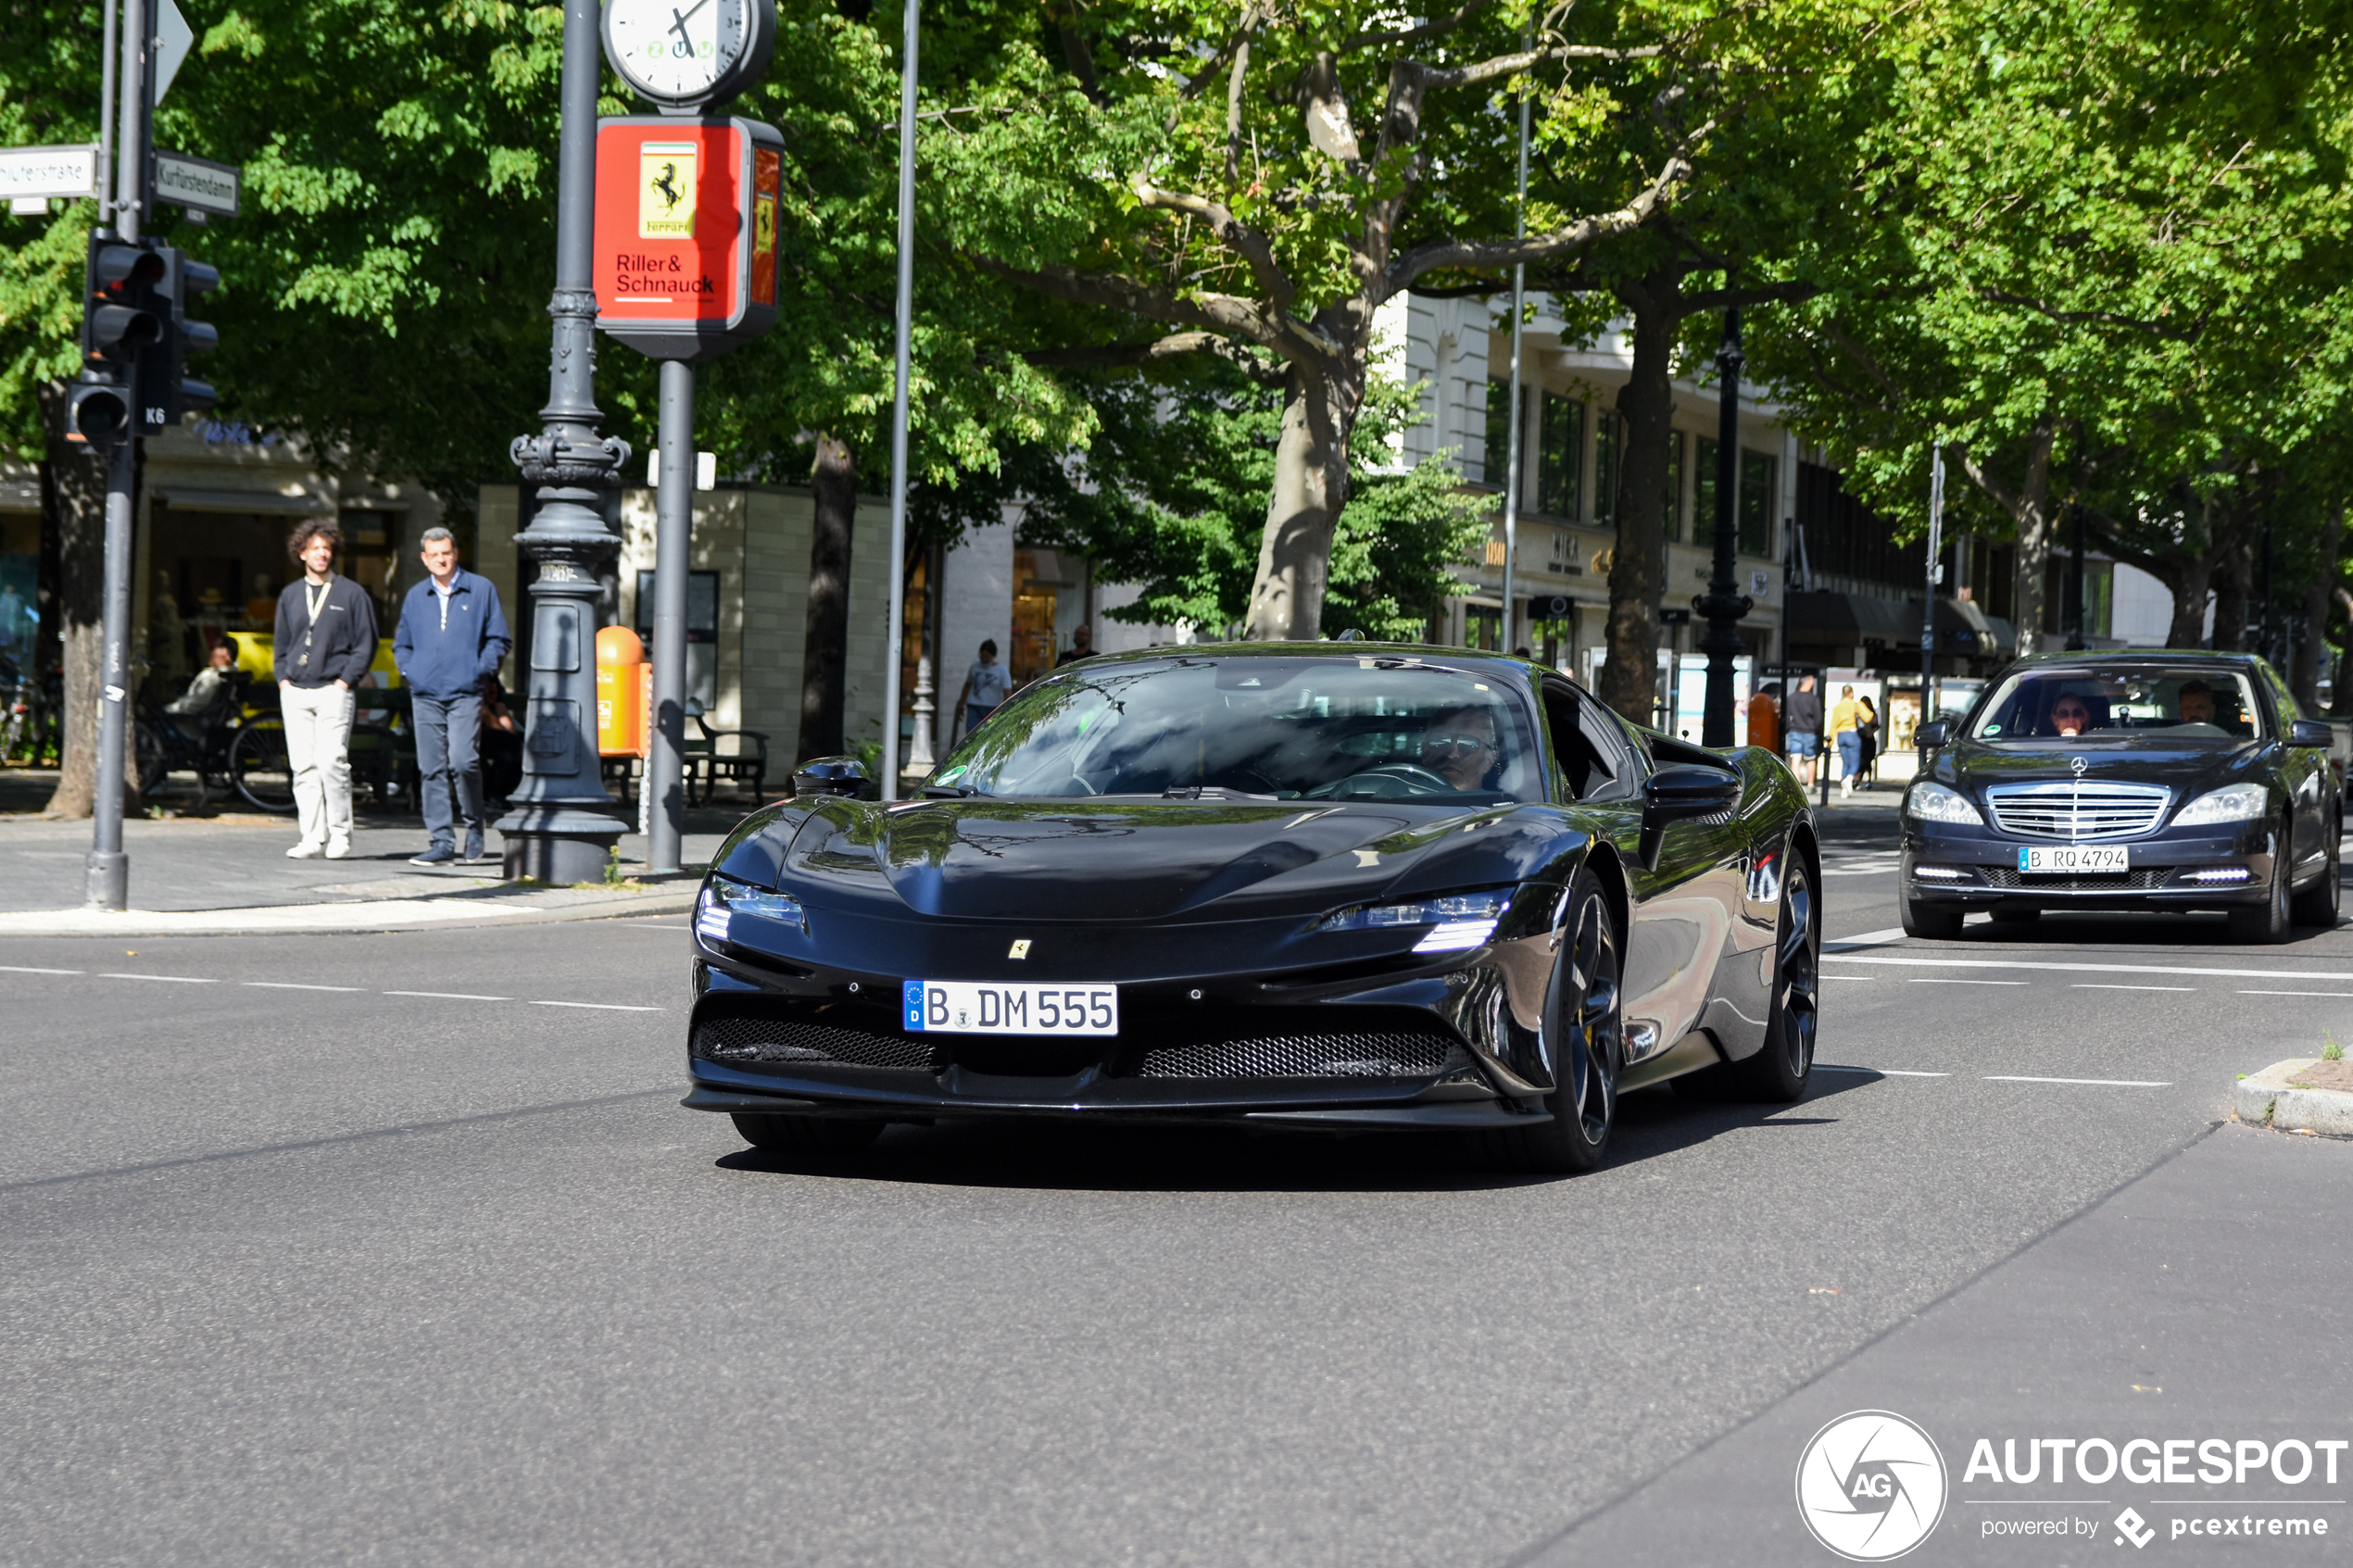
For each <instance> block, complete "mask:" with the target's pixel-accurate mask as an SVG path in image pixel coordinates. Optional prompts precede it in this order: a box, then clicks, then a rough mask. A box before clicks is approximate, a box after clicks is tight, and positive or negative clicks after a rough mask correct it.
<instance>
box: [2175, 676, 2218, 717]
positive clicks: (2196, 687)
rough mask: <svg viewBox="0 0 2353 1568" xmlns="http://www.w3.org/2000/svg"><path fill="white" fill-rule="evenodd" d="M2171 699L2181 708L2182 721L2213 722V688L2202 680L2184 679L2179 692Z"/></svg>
mask: <svg viewBox="0 0 2353 1568" xmlns="http://www.w3.org/2000/svg"><path fill="white" fill-rule="evenodd" d="M2173 701H2174V704H2175V706H2176V707H2177V708H2179V709H2180V710H2181V715H2182V716H2181V722H2182V723H2184V724H2211V723H2212V722H2214V688H2213V687H2211V686H2209V685H2208V684H2206V683H2205V682H2204V681H2184V682H2183V684H2182V690H2181V692H2180V694H2179V695H2177V696H2175V697H2174V699H2173Z"/></svg>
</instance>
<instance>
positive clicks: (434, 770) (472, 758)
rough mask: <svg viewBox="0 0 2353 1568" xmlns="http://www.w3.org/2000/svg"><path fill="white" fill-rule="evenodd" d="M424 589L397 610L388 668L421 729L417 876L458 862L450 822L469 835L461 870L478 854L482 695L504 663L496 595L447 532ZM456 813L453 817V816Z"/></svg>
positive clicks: (432, 536)
mask: <svg viewBox="0 0 2353 1568" xmlns="http://www.w3.org/2000/svg"><path fill="white" fill-rule="evenodd" d="M422 544H423V546H424V547H423V550H422V556H423V558H424V563H425V571H427V572H428V573H429V574H430V575H428V576H427V577H426V578H425V580H424V581H423V582H422V583H418V584H417V585H416V586H415V587H413V588H411V589H409V596H408V597H407V598H405V599H403V600H401V602H400V629H399V630H398V631H397V632H395V633H393V637H392V659H393V662H394V663H395V664H397V665H398V666H399V667H400V678H401V679H402V680H404V681H406V682H408V683H409V696H410V699H411V702H412V705H413V706H412V711H413V712H414V713H415V715H416V726H417V770H418V771H419V772H421V773H422V774H423V776H424V791H423V793H424V799H423V801H422V805H423V807H424V813H425V836H426V837H427V838H428V839H429V840H430V842H429V843H427V844H426V846H425V850H424V853H423V854H422V855H416V856H412V857H411V858H410V859H409V864H410V865H412V866H442V865H447V864H449V863H450V862H451V861H453V860H456V859H459V855H458V845H457V838H456V834H455V833H454V832H453V829H452V819H453V818H454V819H455V820H456V821H457V822H462V823H463V824H464V826H465V830H466V853H465V863H466V864H468V865H476V864H479V863H480V862H481V861H482V860H484V859H486V857H485V856H484V854H483V849H482V746H481V740H482V685H483V682H484V680H486V679H488V678H489V677H491V676H494V675H496V674H497V673H498V662H499V660H501V659H505V658H506V657H507V647H508V645H509V644H510V642H511V641H512V639H511V638H510V637H509V636H508V634H507V618H506V617H505V616H504V615H502V614H500V613H499V609H498V590H497V589H496V588H494V587H492V586H491V585H490V581H489V579H487V578H484V577H480V576H477V575H475V574H474V573H473V572H471V571H465V570H464V569H463V568H461V567H459V564H458V541H457V540H456V539H454V538H452V537H451V536H450V533H449V530H447V529H446V528H428V529H426V530H425V532H424V537H423V540H422ZM453 806H454V809H453Z"/></svg>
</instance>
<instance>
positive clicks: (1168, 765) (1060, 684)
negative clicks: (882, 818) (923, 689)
mask: <svg viewBox="0 0 2353 1568" xmlns="http://www.w3.org/2000/svg"><path fill="white" fill-rule="evenodd" d="M1536 756H1537V752H1536V746H1535V744H1534V742H1533V740H1532V738H1531V732H1530V729H1529V718H1528V714H1527V711H1526V709H1525V707H1524V705H1523V703H1522V702H1521V701H1520V700H1519V699H1518V698H1517V697H1516V696H1514V695H1513V694H1511V693H1510V692H1509V691H1508V690H1507V689H1505V688H1504V687H1501V686H1498V685H1495V684H1492V683H1491V682H1488V681H1483V680H1480V679H1478V678H1477V677H1476V676H1474V675H1470V674H1467V673H1465V672H1463V671H1455V670H1449V669H1444V668H1441V667H1436V666H1430V665H1426V664H1423V663H1422V662H1421V661H1420V660H1418V659H1403V658H1398V657H1394V656H1383V657H1365V658H1355V659H1352V658H1345V657H1342V658H1324V659H1284V658H1279V657H1275V656H1264V657H1253V656H1248V655H1242V656H1232V657H1227V658H1217V657H1214V656H1213V657H1202V658H1197V659H1171V660H1169V661H1167V662H1165V663H1161V662H1153V663H1146V664H1107V665H1099V666H1094V667H1086V668H1079V669H1073V670H1069V671H1063V672H1062V673H1060V674H1057V675H1052V676H1050V677H1048V678H1047V679H1045V680H1042V681H1040V682H1038V684H1035V685H1032V686H1029V687H1027V688H1026V689H1024V690H1023V691H1022V692H1020V693H1019V694H1018V695H1016V696H1014V697H1013V699H1012V700H1011V701H1010V702H1007V703H1006V704H1005V705H1004V706H1003V707H1001V708H1000V709H998V710H997V711H996V712H995V713H993V714H991V715H990V716H989V718H988V721H987V722H985V723H983V724H982V725H981V726H980V727H979V728H978V729H976V730H975V731H974V732H973V733H972V734H970V735H968V736H966V737H965V739H964V741H963V744H962V745H961V746H957V748H956V749H955V751H954V752H953V753H952V754H951V755H950V757H949V759H948V760H947V762H946V763H945V764H944V765H943V766H942V767H941V768H940V769H939V771H937V772H936V773H934V774H933V775H932V777H931V780H930V782H929V784H928V785H927V787H928V788H930V789H931V790H933V791H934V792H936V793H937V792H944V791H950V790H952V791H954V792H955V793H958V794H966V793H970V794H978V795H989V796H1012V797H1074V796H1109V795H1124V796H1138V795H1146V796H1172V797H1179V798H1191V797H1195V796H1202V795H1206V796H1212V797H1214V796H1219V795H1231V796H1255V797H1264V798H1268V799H1276V800H1296V799H1307V800H1354V799H1365V798H1381V799H1390V798H1405V797H1429V798H1431V799H1432V800H1440V799H1442V800H1446V801H1449V802H1463V803H1473V802H1478V803H1485V802H1492V801H1497V800H1535V799H1541V797H1542V786H1541V782H1540V780H1541V768H1540V767H1539V766H1538V764H1537V761H1536Z"/></svg>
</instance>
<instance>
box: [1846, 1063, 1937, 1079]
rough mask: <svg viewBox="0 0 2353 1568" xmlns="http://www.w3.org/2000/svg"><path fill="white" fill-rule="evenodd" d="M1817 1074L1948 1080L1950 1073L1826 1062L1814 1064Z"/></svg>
mask: <svg viewBox="0 0 2353 1568" xmlns="http://www.w3.org/2000/svg"><path fill="white" fill-rule="evenodd" d="M1814 1071H1816V1072H1817V1073H1879V1074H1880V1075H1881V1076H1882V1077H1886V1078H1950V1077H1951V1076H1952V1074H1951V1073H1907V1072H1906V1071H1905V1070H1904V1069H1903V1068H1901V1067H1833V1066H1831V1064H1830V1063H1829V1062H1827V1061H1818V1062H1816V1063H1815V1064H1814Z"/></svg>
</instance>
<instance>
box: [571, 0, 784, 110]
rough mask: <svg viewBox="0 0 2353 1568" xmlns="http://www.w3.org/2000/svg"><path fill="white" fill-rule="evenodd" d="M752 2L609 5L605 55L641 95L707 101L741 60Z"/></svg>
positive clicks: (670, 0) (656, 0) (641, 0)
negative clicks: (706, 98) (704, 99)
mask: <svg viewBox="0 0 2353 1568" xmlns="http://www.w3.org/2000/svg"><path fill="white" fill-rule="evenodd" d="M754 3H756V0H610V4H609V5H607V6H606V7H605V53H606V55H607V56H608V57H609V58H610V59H611V61H612V65H613V69H615V70H617V71H619V72H620V73H621V74H622V75H623V77H624V78H626V79H627V80H628V82H629V85H630V86H632V87H634V88H635V89H636V90H637V92H638V93H639V94H642V95H644V96H646V97H648V98H652V99H654V100H656V101H657V102H661V103H693V102H695V101H697V100H698V99H701V98H704V97H708V96H710V95H711V93H712V91H713V90H714V89H715V88H717V87H718V85H719V84H720V82H721V80H722V79H723V78H724V77H727V76H729V75H731V74H732V73H733V72H734V70H735V68H736V66H737V65H738V64H739V63H740V62H741V61H742V59H743V57H744V51H745V49H746V47H747V46H748V45H749V43H750V40H751V17H750V14H749V13H750V7H751V6H752V5H753V4H754Z"/></svg>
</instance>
